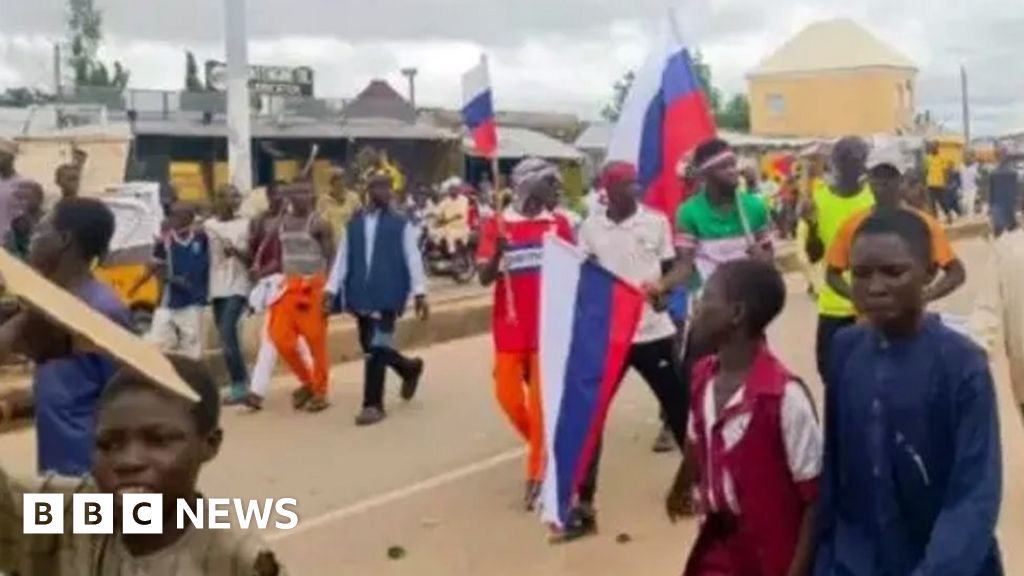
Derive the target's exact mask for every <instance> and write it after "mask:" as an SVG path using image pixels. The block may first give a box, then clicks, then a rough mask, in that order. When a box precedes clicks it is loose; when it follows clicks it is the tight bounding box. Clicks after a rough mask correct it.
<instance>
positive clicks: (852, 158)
mask: <svg viewBox="0 0 1024 576" xmlns="http://www.w3.org/2000/svg"><path fill="white" fill-rule="evenodd" d="M868 151H869V149H868V144H867V142H865V141H864V140H863V139H861V138H858V137H856V136H847V137H844V138H841V139H840V140H839V141H838V142H836V144H835V146H834V147H833V148H832V182H831V183H822V184H820V185H818V186H817V187H815V188H814V189H813V190H811V201H810V203H809V204H808V205H807V206H805V207H804V210H803V214H802V215H801V216H802V218H803V220H804V222H805V223H806V226H807V242H806V244H805V246H804V250H805V251H806V252H807V257H808V259H809V260H810V262H811V263H814V264H816V263H818V262H819V261H821V260H822V259H823V258H824V257H825V255H826V254H827V253H828V251H829V250H830V249H831V247H832V244H833V242H834V241H835V239H836V237H837V236H838V234H839V230H840V228H842V226H843V223H844V222H846V220H847V219H848V218H850V216H853V215H854V214H856V213H858V212H863V211H864V210H867V209H869V208H871V207H872V206H874V205H875V196H874V194H872V193H871V186H870V185H868V183H867V181H866V180H865V178H864V175H865V172H866V168H867V160H868ZM855 321H856V312H855V311H854V308H853V303H852V302H850V300H849V299H847V298H845V297H844V296H843V295H842V294H839V293H838V292H836V291H835V290H834V289H833V288H832V287H831V286H829V285H828V283H824V284H823V285H822V286H821V292H820V294H819V295H818V333H817V338H816V343H815V355H816V358H817V363H818V374H820V375H821V378H822V381H823V382H824V381H825V374H826V370H825V367H826V365H827V363H828V357H829V353H830V350H831V344H832V337H833V336H835V334H836V333H837V332H839V330H841V329H843V328H845V327H847V326H849V325H851V324H853V323H854V322H855ZM826 384H827V382H826Z"/></svg>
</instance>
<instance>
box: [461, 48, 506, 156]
mask: <svg viewBox="0 0 1024 576" xmlns="http://www.w3.org/2000/svg"><path fill="white" fill-rule="evenodd" d="M462 102H463V104H462V119H463V121H464V122H465V123H466V128H467V129H469V133H470V135H472V137H473V144H474V146H475V148H476V153H477V154H479V155H481V156H484V157H486V158H494V157H495V155H496V154H497V153H498V128H497V124H496V122H495V119H494V98H493V96H492V94H491V74H490V71H489V70H488V66H487V56H481V57H480V63H479V64H477V65H476V66H474V67H473V68H471V69H470V70H469V71H468V72H466V73H465V74H463V76H462Z"/></svg>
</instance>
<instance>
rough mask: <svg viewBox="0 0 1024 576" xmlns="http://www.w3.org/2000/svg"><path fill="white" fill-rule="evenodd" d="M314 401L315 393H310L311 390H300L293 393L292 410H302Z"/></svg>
mask: <svg viewBox="0 0 1024 576" xmlns="http://www.w3.org/2000/svg"><path fill="white" fill-rule="evenodd" d="M312 399H313V393H312V392H310V391H309V388H306V387H302V388H298V389H296V390H295V391H294V392H292V408H294V409H296V410H302V409H303V408H305V407H306V404H308V403H309V401H310V400H312Z"/></svg>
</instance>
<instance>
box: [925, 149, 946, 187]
mask: <svg viewBox="0 0 1024 576" xmlns="http://www.w3.org/2000/svg"><path fill="white" fill-rule="evenodd" d="M925 164H926V166H925V168H926V171H925V183H926V185H927V186H928V187H929V188H945V187H946V184H947V183H948V182H949V169H950V168H951V167H952V164H951V163H950V161H949V160H947V159H945V158H943V157H942V156H939V155H938V154H932V155H929V156H928V157H927V159H926V162H925Z"/></svg>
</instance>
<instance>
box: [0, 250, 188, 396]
mask: <svg viewBox="0 0 1024 576" xmlns="http://www.w3.org/2000/svg"><path fill="white" fill-rule="evenodd" d="M0 273H2V275H3V281H4V284H5V286H6V289H7V290H8V291H9V292H11V293H12V294H14V295H15V296H18V297H19V298H21V300H22V301H23V302H24V303H25V304H26V305H27V306H29V307H30V308H32V309H33V310H35V311H37V312H40V313H42V314H43V315H45V316H46V317H47V319H49V320H50V321H51V322H53V323H55V324H57V325H59V326H60V327H62V328H63V329H65V330H67V331H68V332H69V333H71V334H74V335H77V336H79V337H82V338H85V339H86V340H88V341H89V342H91V343H92V344H93V345H95V346H97V347H99V348H101V349H103V350H104V351H105V352H107V353H108V354H110V355H111V356H112V357H114V358H116V359H117V360H120V361H121V362H123V363H124V364H126V365H128V366H130V367H131V368H133V369H135V370H136V371H137V372H139V373H140V374H142V375H144V376H146V377H147V378H148V379H149V380H151V381H152V382H153V383H154V384H156V385H158V386H161V387H163V388H166V389H167V390H169V391H171V392H173V393H175V394H178V395H180V396H182V397H184V398H187V399H188V400H192V401H194V402H198V401H199V395H198V394H196V393H195V391H193V390H192V388H190V387H189V386H188V384H186V383H185V382H184V380H182V379H181V376H179V375H178V372H177V371H176V370H175V369H174V367H173V366H172V365H171V363H170V361H169V360H168V359H167V357H166V356H164V355H163V354H162V353H161V352H160V351H159V350H158V349H157V348H156V346H154V345H152V344H149V343H147V342H144V341H143V340H142V339H141V338H139V337H137V336H136V335H134V334H132V333H131V332H129V331H128V330H127V329H125V328H124V327H122V326H121V325H119V324H117V323H115V322H113V321H111V320H110V319H109V318H107V317H106V316H104V315H102V314H100V313H99V312H97V311H95V310H93V309H92V308H90V307H89V306H88V305H86V304H85V303H84V302H82V301H81V300H79V299H78V298H76V297H74V296H72V295H71V294H70V293H68V292H66V291H64V290H62V289H61V288H59V287H58V286H56V285H54V284H53V283H51V282H50V281H49V280H47V279H46V278H43V277H42V276H40V275H39V273H38V272H36V271H35V270H33V269H32V268H30V267H29V266H28V265H27V264H25V263H23V262H21V261H20V260H18V259H17V258H15V257H13V256H11V255H10V254H8V253H7V251H6V250H0Z"/></svg>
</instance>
